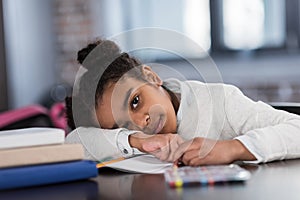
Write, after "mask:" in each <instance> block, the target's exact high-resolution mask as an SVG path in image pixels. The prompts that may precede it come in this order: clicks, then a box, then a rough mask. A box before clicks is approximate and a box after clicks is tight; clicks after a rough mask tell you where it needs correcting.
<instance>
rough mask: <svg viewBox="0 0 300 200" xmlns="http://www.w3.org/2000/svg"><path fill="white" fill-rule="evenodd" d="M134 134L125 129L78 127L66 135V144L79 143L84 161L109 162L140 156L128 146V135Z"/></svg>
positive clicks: (134, 149)
mask: <svg viewBox="0 0 300 200" xmlns="http://www.w3.org/2000/svg"><path fill="white" fill-rule="evenodd" d="M133 133H136V131H130V130H127V129H122V128H120V129H113V130H109V129H100V128H94V127H79V128H77V129H75V130H73V131H72V132H71V133H69V134H68V136H67V138H66V143H80V144H82V145H83V147H84V151H85V152H84V155H85V158H86V159H90V160H95V161H104V160H111V159H116V158H120V157H130V156H133V155H137V154H141V153H142V152H140V151H139V150H138V149H136V148H132V147H131V146H130V144H129V141H128V138H129V135H131V134H133Z"/></svg>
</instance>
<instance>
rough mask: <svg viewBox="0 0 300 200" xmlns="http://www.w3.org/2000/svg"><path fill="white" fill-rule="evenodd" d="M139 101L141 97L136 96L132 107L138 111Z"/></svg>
mask: <svg viewBox="0 0 300 200" xmlns="http://www.w3.org/2000/svg"><path fill="white" fill-rule="evenodd" d="M139 100H140V98H139V96H135V97H134V98H133V100H132V101H131V107H132V108H133V109H136V108H137V107H138V104H139Z"/></svg>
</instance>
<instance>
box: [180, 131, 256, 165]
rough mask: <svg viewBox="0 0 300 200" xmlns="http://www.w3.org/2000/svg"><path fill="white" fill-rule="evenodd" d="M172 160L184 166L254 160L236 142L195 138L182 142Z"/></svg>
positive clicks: (242, 146)
mask: <svg viewBox="0 0 300 200" xmlns="http://www.w3.org/2000/svg"><path fill="white" fill-rule="evenodd" d="M174 158H180V160H181V161H182V162H183V163H184V164H185V165H190V166H199V165H216V164H229V163H232V162H234V161H237V160H255V157H254V156H253V155H252V154H251V153H250V152H249V151H248V150H247V149H246V148H245V146H244V145H243V144H242V143H241V142H239V141H238V140H235V139H233V140H220V141H217V140H211V139H207V138H201V137H197V138H194V139H193V140H190V141H187V142H184V143H183V144H181V145H180V147H179V148H178V149H177V150H176V152H175V155H174Z"/></svg>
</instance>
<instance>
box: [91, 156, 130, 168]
mask: <svg viewBox="0 0 300 200" xmlns="http://www.w3.org/2000/svg"><path fill="white" fill-rule="evenodd" d="M122 160H125V158H124V157H121V158H117V159H114V160H109V161H105V162H101V163H98V164H97V165H96V166H97V168H101V167H104V166H106V165H108V164H111V163H115V162H119V161H122Z"/></svg>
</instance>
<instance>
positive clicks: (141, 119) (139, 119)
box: [133, 113, 150, 130]
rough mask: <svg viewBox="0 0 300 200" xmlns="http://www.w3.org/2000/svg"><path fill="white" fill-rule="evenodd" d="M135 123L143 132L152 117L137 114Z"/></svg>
mask: <svg viewBox="0 0 300 200" xmlns="http://www.w3.org/2000/svg"><path fill="white" fill-rule="evenodd" d="M133 117H134V119H133V121H134V123H135V125H136V126H138V127H139V128H140V129H141V130H142V129H144V128H145V127H146V126H147V125H148V124H149V122H150V116H149V114H146V113H145V114H137V115H135V116H133Z"/></svg>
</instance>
